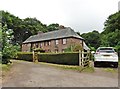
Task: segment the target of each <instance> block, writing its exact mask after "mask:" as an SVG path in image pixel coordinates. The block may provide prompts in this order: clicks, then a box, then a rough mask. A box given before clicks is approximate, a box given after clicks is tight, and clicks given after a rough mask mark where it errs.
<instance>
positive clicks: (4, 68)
mask: <svg viewBox="0 0 120 89" xmlns="http://www.w3.org/2000/svg"><path fill="white" fill-rule="evenodd" d="M10 65H11V64H0V68H1V70H2V71H3V72H4V71H9V70H10Z"/></svg>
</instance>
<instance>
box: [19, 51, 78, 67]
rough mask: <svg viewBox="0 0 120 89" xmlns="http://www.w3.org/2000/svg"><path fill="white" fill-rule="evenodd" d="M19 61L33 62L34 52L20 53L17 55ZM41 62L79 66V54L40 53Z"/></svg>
mask: <svg viewBox="0 0 120 89" xmlns="http://www.w3.org/2000/svg"><path fill="white" fill-rule="evenodd" d="M17 59H20V60H26V61H32V60H33V56H32V52H19V53H17ZM38 61H39V62H48V63H56V64H68V65H78V64H79V53H38Z"/></svg>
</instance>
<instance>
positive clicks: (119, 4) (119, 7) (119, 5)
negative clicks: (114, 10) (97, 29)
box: [118, 1, 120, 11]
mask: <svg viewBox="0 0 120 89" xmlns="http://www.w3.org/2000/svg"><path fill="white" fill-rule="evenodd" d="M118 11H120V1H119V2H118Z"/></svg>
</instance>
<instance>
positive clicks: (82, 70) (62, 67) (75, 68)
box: [40, 62, 94, 73]
mask: <svg viewBox="0 0 120 89" xmlns="http://www.w3.org/2000/svg"><path fill="white" fill-rule="evenodd" d="M40 64H42V65H48V66H52V67H56V68H61V69H64V70H74V71H79V72H87V73H93V72H94V68H93V67H86V68H83V67H80V66H72V65H60V64H51V63H43V62H40Z"/></svg>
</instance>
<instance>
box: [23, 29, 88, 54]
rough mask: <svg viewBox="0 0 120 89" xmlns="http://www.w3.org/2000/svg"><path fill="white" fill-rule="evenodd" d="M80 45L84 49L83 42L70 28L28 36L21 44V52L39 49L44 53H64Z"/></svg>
mask: <svg viewBox="0 0 120 89" xmlns="http://www.w3.org/2000/svg"><path fill="white" fill-rule="evenodd" d="M77 44H79V45H81V47H82V48H83V49H84V48H86V45H85V47H84V44H85V43H84V40H83V38H82V37H81V36H79V35H78V34H77V33H76V32H74V30H73V29H71V28H70V27H64V28H62V29H59V30H56V31H51V32H47V33H42V32H39V33H38V34H37V35H34V36H30V37H29V38H28V39H27V40H26V41H24V42H23V44H22V51H23V52H29V51H32V49H35V48H41V49H43V50H45V52H64V50H65V49H66V48H68V47H70V46H71V45H77Z"/></svg>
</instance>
